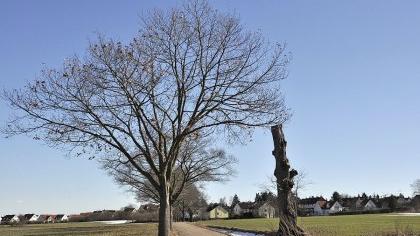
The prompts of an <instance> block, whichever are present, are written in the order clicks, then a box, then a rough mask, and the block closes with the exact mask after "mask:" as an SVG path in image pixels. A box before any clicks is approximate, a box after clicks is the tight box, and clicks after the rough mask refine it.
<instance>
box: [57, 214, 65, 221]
mask: <svg viewBox="0 0 420 236" xmlns="http://www.w3.org/2000/svg"><path fill="white" fill-rule="evenodd" d="M64 216H65V215H62V214H60V215H56V216H55V219H56V220H61V219H63V217H64Z"/></svg>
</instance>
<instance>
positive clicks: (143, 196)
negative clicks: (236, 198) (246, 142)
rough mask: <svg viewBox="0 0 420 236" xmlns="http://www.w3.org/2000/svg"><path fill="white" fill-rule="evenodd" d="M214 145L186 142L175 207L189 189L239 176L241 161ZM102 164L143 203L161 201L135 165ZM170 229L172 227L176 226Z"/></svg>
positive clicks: (175, 180) (173, 189) (175, 181)
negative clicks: (237, 162)
mask: <svg viewBox="0 0 420 236" xmlns="http://www.w3.org/2000/svg"><path fill="white" fill-rule="evenodd" d="M211 143H212V142H211V140H210V139H197V138H193V139H190V138H188V139H187V140H186V141H185V142H184V143H183V145H182V147H181V148H180V153H179V158H177V161H176V164H175V167H174V170H173V172H172V174H173V176H172V182H171V186H170V203H171V205H172V204H175V203H176V202H177V200H178V198H179V197H180V196H182V195H184V196H185V193H183V192H184V191H185V190H187V191H189V194H192V193H191V191H192V190H191V189H193V190H194V189H195V188H196V187H195V186H196V185H197V184H202V183H205V182H214V181H219V182H222V181H226V180H228V179H229V177H231V176H232V175H233V174H234V173H235V171H234V169H233V165H234V164H235V163H236V161H237V160H236V159H235V158H234V157H233V156H231V155H228V154H226V152H225V151H223V150H222V149H214V148H211V146H212V145H211ZM102 163H103V167H104V168H105V169H106V170H107V171H108V172H109V173H110V175H111V176H113V177H114V179H115V180H116V182H117V183H118V184H120V185H123V186H129V187H130V189H131V190H132V191H133V192H134V193H135V195H136V197H137V199H138V200H139V201H141V202H152V203H159V202H160V195H159V192H158V191H157V190H156V189H155V188H154V187H153V185H152V184H151V183H150V181H148V180H147V179H146V178H144V176H142V175H139V174H138V173H137V172H136V170H135V169H133V168H132V167H131V166H129V165H124V164H121V162H119V161H115V160H114V159H112V158H107V159H105V160H103V161H102ZM150 172H152V171H151V170H150ZM171 212H172V208H171ZM171 215H172V213H171ZM170 226H171V228H172V224H170Z"/></svg>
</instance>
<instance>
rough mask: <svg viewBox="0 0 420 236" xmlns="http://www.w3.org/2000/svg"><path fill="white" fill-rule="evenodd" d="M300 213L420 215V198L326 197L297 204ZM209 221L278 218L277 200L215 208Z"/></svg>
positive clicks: (211, 209)
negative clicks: (416, 213)
mask: <svg viewBox="0 0 420 236" xmlns="http://www.w3.org/2000/svg"><path fill="white" fill-rule="evenodd" d="M296 206H297V211H298V214H299V215H301V216H311V215H318V216H322V215H330V214H337V213H340V212H343V213H351V212H358V213H363V212H367V211H381V210H387V211H388V212H390V211H396V210H401V211H416V210H417V211H419V210H420V195H418V196H416V197H414V198H407V197H404V196H399V197H395V196H388V197H382V198H380V197H379V196H376V197H367V196H366V197H344V198H340V199H339V200H336V201H334V200H329V201H328V200H327V199H325V198H323V197H310V198H304V199H298V200H297V204H296ZM207 214H208V219H225V218H237V217H241V218H243V217H259V218H275V217H278V209H277V206H276V202H275V200H273V199H271V200H268V201H264V202H249V201H248V202H238V203H236V204H234V205H232V206H231V207H227V206H221V205H213V206H212V207H210V208H209V209H208V210H207Z"/></svg>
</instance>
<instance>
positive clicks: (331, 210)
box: [329, 201, 344, 214]
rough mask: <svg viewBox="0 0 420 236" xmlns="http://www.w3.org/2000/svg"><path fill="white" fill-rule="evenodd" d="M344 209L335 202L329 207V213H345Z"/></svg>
mask: <svg viewBox="0 0 420 236" xmlns="http://www.w3.org/2000/svg"><path fill="white" fill-rule="evenodd" d="M343 210H344V207H343V206H342V205H341V204H340V203H339V202H338V201H335V202H333V203H332V204H331V205H330V206H329V213H330V214H331V213H336V212H340V211H343Z"/></svg>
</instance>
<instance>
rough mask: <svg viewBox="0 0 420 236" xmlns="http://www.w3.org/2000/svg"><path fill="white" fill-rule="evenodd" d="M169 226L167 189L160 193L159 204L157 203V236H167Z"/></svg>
mask: <svg viewBox="0 0 420 236" xmlns="http://www.w3.org/2000/svg"><path fill="white" fill-rule="evenodd" d="M170 224H171V209H170V201H169V190H168V187H164V189H162V190H161V192H160V203H159V230H158V232H159V233H158V235H159V236H169V233H170Z"/></svg>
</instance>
